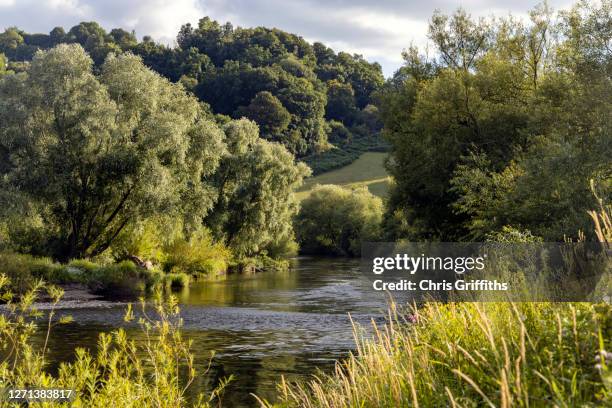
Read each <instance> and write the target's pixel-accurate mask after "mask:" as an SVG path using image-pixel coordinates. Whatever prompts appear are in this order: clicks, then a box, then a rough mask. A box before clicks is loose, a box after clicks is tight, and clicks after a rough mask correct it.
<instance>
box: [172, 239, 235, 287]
mask: <svg viewBox="0 0 612 408" xmlns="http://www.w3.org/2000/svg"><path fill="white" fill-rule="evenodd" d="M165 252H166V254H167V255H166V259H165V261H164V263H163V269H164V271H165V272H168V273H179V272H182V273H185V274H188V275H193V276H198V275H205V276H209V277H212V276H215V275H219V274H223V273H225V272H226V271H227V266H228V264H229V261H230V258H231V253H230V251H229V249H227V248H226V247H225V246H224V245H222V244H219V243H214V242H213V240H212V237H211V236H210V234H209V233H208V231H206V230H202V231H198V232H196V233H195V234H194V235H193V236H192V237H191V239H189V240H185V239H182V238H180V239H176V240H174V242H172V243H171V244H170V245H168V246H167V247H166V248H165Z"/></svg>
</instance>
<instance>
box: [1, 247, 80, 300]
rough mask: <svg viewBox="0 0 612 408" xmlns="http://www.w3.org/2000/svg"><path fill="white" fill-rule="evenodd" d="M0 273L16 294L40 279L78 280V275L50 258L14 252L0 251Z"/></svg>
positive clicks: (62, 281)
mask: <svg viewBox="0 0 612 408" xmlns="http://www.w3.org/2000/svg"><path fill="white" fill-rule="evenodd" d="M0 273H4V274H6V275H7V276H8V277H9V279H10V281H11V290H12V291H13V292H14V293H16V294H22V293H24V292H25V291H27V290H28V289H29V288H31V287H32V286H33V285H34V284H35V282H36V281H38V280H41V279H42V280H44V281H46V282H55V283H71V282H78V281H79V277H78V276H76V275H74V274H73V273H71V272H70V270H68V269H66V268H65V267H63V266H61V265H60V264H57V263H54V262H53V261H52V260H51V259H50V258H37V257H34V256H32V255H26V254H17V253H14V252H0Z"/></svg>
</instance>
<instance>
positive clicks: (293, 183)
mask: <svg viewBox="0 0 612 408" xmlns="http://www.w3.org/2000/svg"><path fill="white" fill-rule="evenodd" d="M225 134H226V143H227V154H225V155H224V157H223V159H222V161H221V164H220V166H219V170H218V171H217V172H216V173H215V175H214V176H213V177H212V183H213V185H214V187H215V190H216V193H217V199H216V202H215V207H214V209H213V211H212V212H211V213H210V215H209V216H208V217H207V220H206V223H207V225H208V226H209V227H210V228H211V230H212V231H213V233H214V234H215V236H216V237H217V238H218V239H222V240H224V242H225V243H226V244H227V245H229V246H230V247H231V248H232V250H233V251H234V253H235V254H237V255H238V256H251V255H256V254H259V253H262V252H263V251H268V254H270V255H281V254H282V253H283V252H285V251H287V250H288V249H290V248H289V247H290V246H291V243H292V242H293V228H292V223H291V221H292V218H293V216H294V215H295V214H296V213H297V211H298V205H297V201H296V199H295V195H294V190H295V189H296V188H297V187H299V186H300V185H301V183H302V179H303V178H304V177H305V176H307V175H309V174H310V169H309V168H308V167H307V166H306V165H305V164H303V163H296V162H295V159H294V157H293V155H292V154H291V153H289V152H288V151H287V149H285V148H284V147H283V146H282V145H281V144H278V143H273V142H269V141H267V140H264V139H262V138H260V137H259V129H258V128H257V125H256V124H255V123H254V122H252V121H250V120H247V119H241V120H236V121H232V122H230V123H228V124H227V125H226V127H225Z"/></svg>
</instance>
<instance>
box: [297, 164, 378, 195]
mask: <svg viewBox="0 0 612 408" xmlns="http://www.w3.org/2000/svg"><path fill="white" fill-rule="evenodd" d="M386 157H387V153H379V152H367V153H364V154H362V155H361V156H360V157H359V158H358V159H357V160H355V161H354V162H353V163H351V164H349V165H348V166H344V167H341V168H339V169H336V170H332V171H328V172H326V173H322V174H319V175H318V176H315V177H311V178H309V179H306V181H305V182H304V185H303V186H302V187H301V188H300V189H299V190H298V193H297V196H298V198H299V199H300V200H302V199H304V198H305V197H307V196H308V194H310V191H311V190H312V188H313V187H314V186H315V185H317V184H336V185H340V186H344V187H362V186H367V188H368V190H370V192H371V193H372V194H375V195H377V196H379V197H384V196H385V195H386V194H387V191H388V189H389V182H390V178H389V175H388V174H387V171H386V170H385V167H384V161H385V158H386Z"/></svg>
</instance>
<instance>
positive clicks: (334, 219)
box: [295, 185, 383, 256]
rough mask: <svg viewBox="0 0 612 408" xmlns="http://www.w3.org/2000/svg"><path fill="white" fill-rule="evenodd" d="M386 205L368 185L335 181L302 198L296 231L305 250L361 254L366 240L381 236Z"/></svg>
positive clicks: (310, 251)
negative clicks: (347, 185)
mask: <svg viewBox="0 0 612 408" xmlns="http://www.w3.org/2000/svg"><path fill="white" fill-rule="evenodd" d="M382 214H383V205H382V201H381V199H380V198H378V197H375V196H373V195H372V194H371V193H370V192H368V190H367V189H365V188H361V189H355V190H350V189H347V188H343V187H340V186H335V185H323V186H318V187H315V188H314V189H313V191H312V192H311V193H310V195H309V196H308V197H307V198H305V199H304V200H302V203H301V208H300V212H299V214H298V215H297V217H296V220H295V231H296V235H297V239H298V242H299V244H300V248H301V251H302V252H304V253H316V254H331V255H348V256H358V255H359V254H360V253H361V243H362V242H363V241H375V240H376V239H377V238H378V237H379V236H380V231H379V226H380V223H381V220H382Z"/></svg>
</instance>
